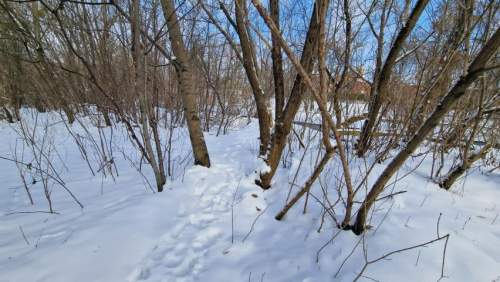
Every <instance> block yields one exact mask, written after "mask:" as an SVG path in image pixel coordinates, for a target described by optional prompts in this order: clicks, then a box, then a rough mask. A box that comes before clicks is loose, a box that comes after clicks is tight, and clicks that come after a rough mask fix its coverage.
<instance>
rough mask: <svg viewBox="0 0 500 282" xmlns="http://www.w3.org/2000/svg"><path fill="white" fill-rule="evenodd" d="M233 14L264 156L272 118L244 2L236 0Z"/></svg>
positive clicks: (261, 150)
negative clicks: (260, 79) (249, 30)
mask: <svg viewBox="0 0 500 282" xmlns="http://www.w3.org/2000/svg"><path fill="white" fill-rule="evenodd" d="M234 6H235V14H236V30H237V32H238V36H239V38H240V44H241V51H242V54H243V56H242V57H243V67H244V68H245V72H246V74H247V77H248V81H249V82H250V86H251V87H252V92H253V96H254V99H255V104H256V106H257V118H258V120H259V131H260V146H259V155H260V156H262V157H263V156H265V155H266V153H267V150H268V148H269V143H270V140H271V127H272V117H271V112H270V110H271V108H270V106H269V99H268V97H266V95H265V94H264V90H263V89H262V87H261V85H260V82H259V76H258V73H259V70H258V68H257V67H258V66H257V64H256V62H255V60H256V59H255V58H256V54H255V48H253V42H252V40H251V38H250V34H249V33H248V29H247V27H246V23H245V22H246V21H247V20H248V18H247V14H246V12H245V11H246V0H236V1H235V5H234Z"/></svg>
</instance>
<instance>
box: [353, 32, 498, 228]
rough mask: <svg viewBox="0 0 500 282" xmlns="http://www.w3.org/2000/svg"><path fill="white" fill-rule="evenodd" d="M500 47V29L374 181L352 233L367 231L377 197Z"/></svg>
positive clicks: (485, 69)
mask: <svg viewBox="0 0 500 282" xmlns="http://www.w3.org/2000/svg"><path fill="white" fill-rule="evenodd" d="M499 46H500V29H497V30H496V31H495V33H494V34H493V36H492V37H491V38H490V39H489V40H488V42H487V43H486V45H485V46H484V47H483V48H482V49H481V51H480V52H479V54H478V55H477V56H476V58H475V59H474V61H473V62H472V63H471V64H470V65H469V68H468V69H467V73H466V75H464V76H462V77H461V78H460V79H459V80H458V81H457V82H456V83H455V85H454V86H453V88H451V90H450V91H449V92H448V93H447V94H446V95H445V96H444V97H443V99H442V100H441V102H440V103H439V104H438V105H437V106H436V108H435V109H434V112H433V113H432V114H431V115H430V116H429V117H428V118H427V119H426V120H425V122H424V123H423V124H422V126H421V127H420V128H419V129H418V131H417V133H415V135H414V136H413V138H412V139H411V140H410V141H409V142H408V144H407V145H406V147H405V148H404V149H403V150H402V151H400V152H399V153H398V154H397V155H396V157H394V159H392V161H391V162H390V163H389V165H388V166H387V167H386V168H385V169H384V171H383V172H382V174H381V175H380V176H379V178H378V179H377V180H376V181H375V183H374V184H373V186H372V188H371V189H370V192H369V193H368V195H367V196H366V198H365V200H364V201H363V203H362V204H361V207H360V209H359V211H358V215H357V217H356V222H355V223H354V226H352V231H353V232H354V233H355V234H357V235H360V234H361V233H363V231H364V230H365V224H366V217H367V215H368V211H369V210H370V208H371V207H372V205H373V203H374V202H375V200H376V199H377V197H378V195H380V193H382V191H384V188H385V185H386V184H387V182H388V181H389V179H390V178H391V177H392V176H393V175H394V174H395V173H396V171H398V169H399V168H400V167H401V165H402V164H403V163H404V162H405V161H406V159H408V157H409V156H410V155H411V154H412V153H413V152H414V151H415V150H416V149H417V148H418V146H420V144H421V143H422V142H423V141H424V140H425V138H426V137H427V135H429V133H431V131H432V130H433V129H434V128H435V127H436V126H437V125H438V123H439V122H440V121H441V119H442V118H443V117H444V116H445V115H446V114H447V113H448V112H449V111H450V109H451V107H452V106H453V105H454V104H455V103H456V102H457V101H458V100H459V99H460V98H461V97H462V96H463V95H464V94H465V91H466V90H467V88H468V87H469V86H470V85H471V84H472V83H473V82H474V81H475V80H476V79H477V78H478V77H479V76H480V75H481V74H482V73H484V72H485V71H487V68H485V66H486V63H487V62H488V61H489V59H490V58H491V57H492V56H493V55H495V53H496V52H497V49H498V47H499Z"/></svg>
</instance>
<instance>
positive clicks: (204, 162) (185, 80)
mask: <svg viewBox="0 0 500 282" xmlns="http://www.w3.org/2000/svg"><path fill="white" fill-rule="evenodd" d="M161 5H162V8H163V15H164V17H165V20H166V21H167V27H168V37H169V39H170V45H171V46H172V52H173V53H174V56H175V59H172V64H173V65H174V67H175V71H176V73H177V79H178V80H179V88H180V92H181V95H182V102H183V104H184V114H185V117H186V122H187V126H188V130H189V138H190V139H191V147H192V148H193V155H194V163H195V164H196V165H201V166H205V167H210V157H209V156H208V150H207V145H206V143H205V138H204V136H203V131H202V130H201V122H200V118H199V116H198V110H197V107H196V103H197V102H196V96H197V95H196V93H195V81H194V76H193V75H194V73H193V69H192V65H191V60H190V59H189V57H188V53H187V51H186V47H185V45H184V40H183V38H182V33H181V28H180V25H179V20H178V18H177V14H176V9H175V6H174V1H173V0H161Z"/></svg>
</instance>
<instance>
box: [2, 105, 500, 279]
mask: <svg viewBox="0 0 500 282" xmlns="http://www.w3.org/2000/svg"><path fill="white" fill-rule="evenodd" d="M40 118H41V119H42V120H43V119H47V120H48V121H50V122H49V123H50V124H51V126H50V127H49V130H48V131H45V132H39V134H48V136H50V137H51V138H52V140H54V146H55V148H57V153H58V157H54V163H55V164H56V167H57V169H59V171H60V172H61V177H62V179H64V181H65V183H66V186H67V187H68V188H69V189H71V191H73V193H75V195H76V197H77V198H78V199H79V200H80V201H81V202H82V203H83V205H84V208H83V209H81V208H80V207H79V206H78V205H77V204H75V202H74V201H72V199H71V198H70V197H69V195H68V194H67V193H66V192H65V191H64V190H63V189H61V187H58V186H54V187H52V199H53V206H54V209H55V211H56V212H58V214H46V213H18V212H20V211H47V210H48V207H47V204H46V201H45V198H44V194H43V188H42V184H41V183H40V182H38V183H36V184H34V185H32V186H30V188H31V191H32V193H33V198H34V201H35V206H33V207H32V206H30V204H29V201H28V199H27V197H26V193H25V191H24V188H23V186H20V184H21V182H20V178H19V174H18V171H17V168H16V166H15V165H14V164H13V163H12V162H10V161H5V160H0V167H1V169H0V179H2V184H1V185H0V281H10V282H13V281H76V282H79V281H352V280H353V279H354V278H355V277H356V276H357V274H358V273H359V271H360V270H361V268H362V267H363V265H364V260H365V258H364V255H363V248H362V245H365V246H366V251H367V256H368V258H369V259H375V258H377V257H380V256H382V255H384V254H386V253H388V252H391V251H393V250H397V249H401V248H405V247H409V246H411V245H415V244H419V243H423V242H426V241H429V240H432V239H435V238H436V232H437V231H436V227H437V220H438V218H439V215H440V214H442V215H441V218H440V224H439V232H440V234H441V235H444V234H448V233H449V234H450V239H449V242H448V246H447V252H446V260H445V269H444V272H445V273H444V274H445V275H446V277H447V279H445V280H449V281H500V248H499V247H498V246H500V219H498V218H497V217H498V214H499V212H500V205H499V203H498V199H500V189H499V186H500V185H499V183H500V175H499V174H498V172H494V173H491V174H485V173H483V172H482V170H480V169H475V170H474V171H473V172H472V173H470V174H469V175H468V176H467V177H466V179H465V182H464V181H462V182H461V183H458V184H457V185H456V187H455V188H454V191H453V192H446V191H443V190H441V189H439V187H438V186H437V185H436V184H434V183H432V182H430V181H429V180H428V179H427V178H426V175H427V174H428V171H429V170H430V165H431V163H430V160H424V161H423V162H422V164H421V165H420V166H419V167H418V168H417V169H416V170H415V171H413V172H412V173H410V174H409V175H408V176H407V177H405V178H403V179H402V180H401V181H399V182H397V183H396V184H395V185H393V186H390V187H389V188H388V189H387V190H388V191H387V192H385V195H386V194H389V193H390V192H391V191H393V192H396V191H402V190H406V191H407V192H406V193H403V194H399V195H396V196H395V197H393V198H388V199H387V200H385V201H381V203H379V204H377V205H376V207H375V210H376V212H375V213H374V215H373V218H372V221H371V225H373V226H374V228H373V229H372V230H369V231H368V232H367V235H366V236H364V237H363V236H361V237H358V236H355V235H354V234H352V232H346V231H339V230H338V229H337V228H336V227H335V226H334V224H333V223H332V222H331V220H328V219H327V220H326V221H325V224H324V225H323V226H322V228H321V232H318V229H319V227H320V222H321V213H322V209H321V206H320V205H319V204H317V203H316V201H315V200H314V199H313V198H312V197H311V198H310V199H309V204H308V210H307V213H306V214H302V209H303V200H301V201H300V202H299V203H298V204H297V205H296V206H294V207H293V208H292V209H291V210H290V212H289V213H288V214H287V216H286V217H285V219H284V220H283V221H276V220H275V219H274V216H275V214H276V213H277V212H278V211H279V210H280V209H281V208H282V207H283V205H284V203H285V199H286V196H287V194H288V190H289V187H290V184H289V183H291V182H292V181H293V179H294V177H295V168H296V167H297V166H298V163H299V160H300V158H301V156H302V152H298V151H297V152H294V153H293V154H291V158H292V160H291V167H292V168H289V167H288V168H283V167H280V169H279V170H278V172H277V174H276V176H275V178H274V179H273V186H272V188H271V189H269V190H266V191H263V190H262V189H260V188H259V187H258V186H256V185H255V183H254V180H255V178H256V176H257V173H258V172H259V171H263V169H265V168H266V167H265V166H263V162H262V160H261V159H259V158H258V156H257V154H258V140H257V136H258V128H257V123H256V122H255V121H254V122H252V123H251V124H249V125H248V126H244V127H242V128H241V129H238V130H234V131H232V132H230V133H229V134H228V135H224V136H218V137H216V136H215V135H212V134H211V133H207V134H206V138H207V140H206V141H207V146H208V149H209V152H210V157H211V161H212V167H211V168H204V167H199V166H192V165H191V163H192V162H191V160H190V159H188V161H187V162H186V164H185V165H183V166H182V167H178V168H176V171H177V172H176V173H175V175H174V176H173V177H172V178H173V179H171V178H169V179H168V181H167V185H166V187H165V188H166V189H165V191H164V192H162V193H153V192H152V191H151V190H150V189H149V188H147V184H146V183H145V181H144V179H143V178H142V176H141V175H140V173H139V172H138V171H137V170H136V169H135V168H134V167H133V166H131V164H130V162H129V160H126V159H125V158H124V156H123V155H122V154H120V153H118V152H120V151H124V152H127V156H128V157H129V158H130V159H132V160H133V161H138V160H139V156H138V154H137V153H136V149H134V148H133V147H132V145H131V144H130V141H129V140H128V139H127V136H126V133H125V131H124V130H123V129H121V128H119V126H118V127H117V128H115V129H114V138H113V148H114V151H115V156H114V161H115V164H116V165H117V170H118V173H119V176H118V177H116V180H115V181H113V179H112V178H111V177H109V176H108V177H103V175H102V173H101V174H99V173H97V174H96V175H95V176H93V175H92V174H91V173H90V171H89V169H88V167H87V164H86V163H85V161H84V160H83V159H82V156H81V154H80V152H79V150H78V148H77V146H76V145H75V144H74V141H73V140H72V139H71V138H70V137H67V136H68V134H67V129H66V128H65V127H64V125H63V124H62V123H60V122H57V121H58V119H60V117H59V116H57V115H51V114H42V115H41V117H40ZM83 122H84V123H87V124H88V123H89V122H88V121H86V120H83ZM41 124H42V123H41ZM17 128H18V126H17V125H8V124H6V123H0V139H1V140H2V141H1V142H0V156H9V157H12V156H13V152H14V151H15V150H16V149H19V146H20V145H19V144H20V139H19V135H18V134H17V133H16V132H15V130H14V129H17ZM88 128H89V131H90V133H91V134H93V135H94V136H97V134H98V132H97V130H96V129H95V128H93V127H91V126H90V125H89V127H88ZM71 130H73V131H74V132H78V133H81V134H82V136H83V130H82V128H80V126H79V125H77V124H75V125H73V126H71ZM104 132H105V134H108V135H109V134H111V131H110V129H104ZM174 132H175V134H176V137H175V138H173V139H174V140H176V142H175V144H174V151H175V152H176V154H177V155H175V156H173V158H174V159H177V160H179V162H178V163H179V166H181V164H184V163H182V162H181V161H180V160H182V159H186V156H189V154H190V152H189V144H188V141H187V140H188V138H187V135H186V134H187V133H186V131H185V130H184V129H176V130H175V131H174ZM16 144H17V145H16ZM312 146H314V144H313V145H312ZM26 154H28V153H26ZM315 157H316V155H315V152H313V151H312V150H311V153H308V155H307V157H306V158H305V159H304V164H303V166H304V168H303V169H302V170H301V173H300V174H299V175H298V177H297V179H296V181H295V182H296V183H297V184H299V185H300V184H301V183H303V182H304V181H305V179H306V178H307V176H308V175H309V173H310V171H311V170H312V165H311V162H314V159H315ZM25 159H29V156H25ZM420 160H421V159H415V160H412V161H409V162H408V163H406V164H405V166H404V168H403V169H402V170H401V171H400V173H399V174H398V175H399V177H401V176H402V175H404V174H406V173H407V172H410V171H412V169H413V168H414V167H415V166H416V165H417V164H418V163H419V162H420ZM91 164H93V165H96V163H95V160H94V161H92V162H91ZM338 164H339V162H338V160H337V159H335V160H333V161H332V162H331V163H330V164H329V166H328V168H327V169H328V170H332V171H336V170H338V169H340V166H339V165H338ZM184 166H185V170H184V168H183V167H184ZM383 167H384V164H381V165H377V166H376V167H375V172H374V173H373V174H372V177H371V178H370V181H373V179H372V178H374V177H375V176H376V175H377V172H380V171H381V170H382V169H383ZM142 173H144V174H145V175H146V176H147V177H148V179H149V181H150V182H151V183H154V177H153V175H152V174H151V172H150V171H149V168H148V167H147V165H145V164H143V171H142ZM322 181H324V182H327V183H328V181H330V182H331V183H335V182H334V181H335V179H328V177H323V178H322ZM331 189H332V190H333V188H331ZM295 191H296V189H295V190H294V191H292V195H293V194H294V193H295ZM319 191H320V188H319V184H318V183H316V184H315V185H314V186H313V188H312V194H313V195H315V196H317V197H319V198H321V197H322V194H321V193H320V192H319ZM332 194H335V193H334V192H332ZM332 197H333V196H332ZM388 211H389V212H388ZM337 212H339V213H342V212H343V211H342V209H338V211H337ZM339 217H340V218H341V214H340V215H339ZM21 230H22V231H21ZM23 233H24V234H25V236H26V241H27V242H26V241H25V239H24V238H23ZM333 236H336V237H335V239H334V240H331V239H332V237H333ZM363 238H364V242H363ZM330 241H331V242H330ZM329 242H330V243H329ZM443 247H444V241H438V242H436V243H434V244H431V245H428V246H427V247H424V248H418V249H412V250H409V251H407V252H403V253H398V254H394V255H393V256H390V257H388V258H387V259H386V260H381V261H379V262H377V263H374V264H371V265H369V266H368V267H367V269H366V271H365V272H364V276H365V277H361V279H360V281H370V279H376V280H380V281H435V280H437V279H438V278H439V277H440V273H441V264H442V254H443ZM353 249H354V251H353ZM319 250H321V252H319V254H318V251H319ZM351 252H352V255H351ZM346 258H347V260H346ZM344 260H345V263H344ZM341 266H342V267H341ZM339 268H341V269H340V270H339ZM337 272H338V273H337ZM366 277H369V278H366Z"/></svg>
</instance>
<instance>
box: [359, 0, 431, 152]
mask: <svg viewBox="0 0 500 282" xmlns="http://www.w3.org/2000/svg"><path fill="white" fill-rule="evenodd" d="M428 2H429V0H418V2H417V3H416V4H415V7H414V8H413V11H412V12H411V14H410V17H409V18H408V21H407V22H406V24H405V25H404V26H403V27H402V28H401V30H400V31H399V33H398V36H397V37H396V40H395V41H394V44H393V45H392V47H391V50H390V51H389V54H388V55H387V59H386V60H385V63H384V65H383V67H382V69H381V71H380V74H379V75H378V78H377V79H376V80H377V81H376V82H375V84H376V89H374V91H372V93H371V98H370V107H369V112H368V119H367V120H366V121H365V123H364V124H363V129H362V131H361V135H360V137H359V141H358V144H357V149H358V151H357V154H358V156H360V157H361V156H364V154H365V153H366V151H367V150H368V146H369V142H370V138H371V134H372V131H373V127H374V126H375V123H376V120H377V118H378V114H379V111H380V108H381V106H382V100H383V99H384V98H385V96H386V92H387V88H388V86H389V82H390V80H391V73H392V69H393V67H394V65H395V64H396V60H397V57H398V55H399V53H400V52H401V50H402V49H403V44H404V42H405V40H406V38H408V36H409V35H410V33H411V31H412V30H413V28H414V27H415V25H416V24H417V21H418V19H419V18H420V15H421V14H422V12H423V11H424V9H425V6H427V3H428Z"/></svg>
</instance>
